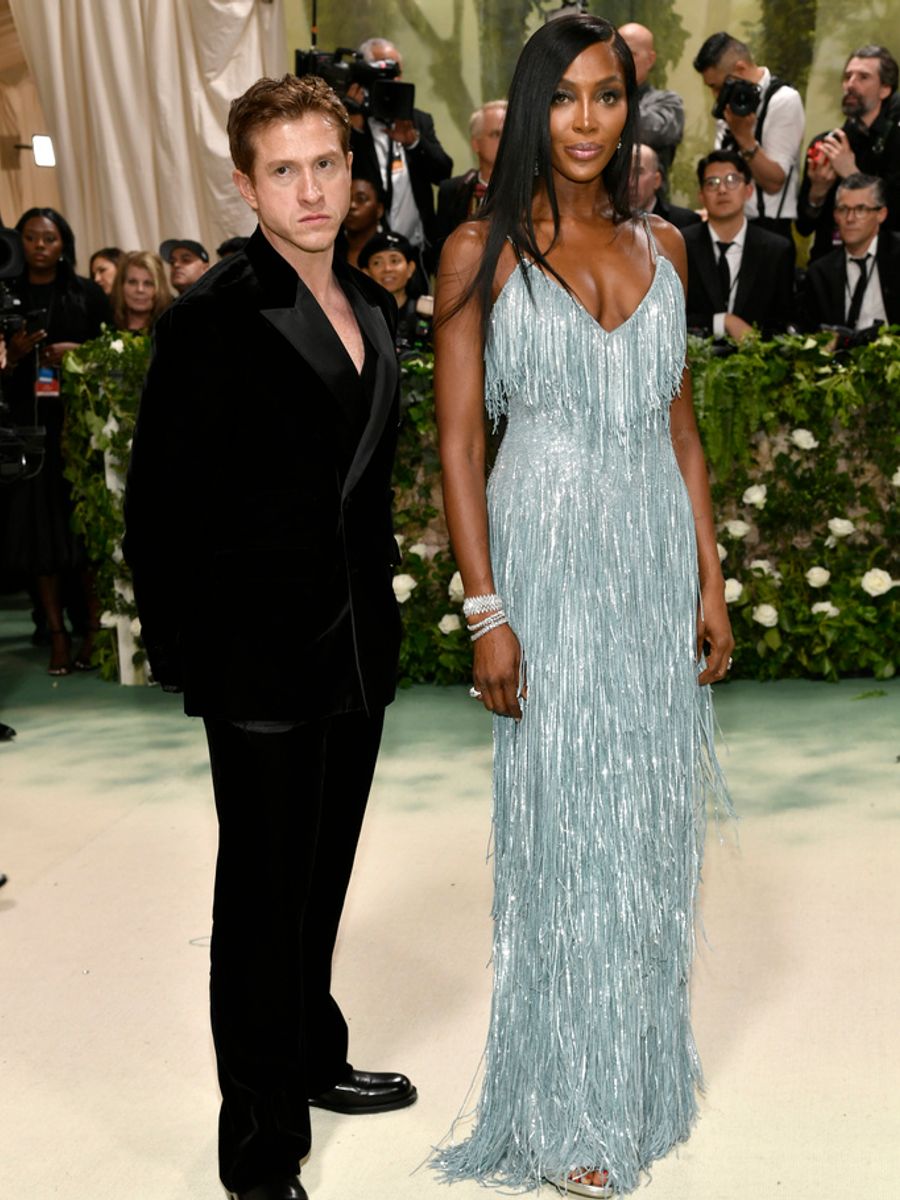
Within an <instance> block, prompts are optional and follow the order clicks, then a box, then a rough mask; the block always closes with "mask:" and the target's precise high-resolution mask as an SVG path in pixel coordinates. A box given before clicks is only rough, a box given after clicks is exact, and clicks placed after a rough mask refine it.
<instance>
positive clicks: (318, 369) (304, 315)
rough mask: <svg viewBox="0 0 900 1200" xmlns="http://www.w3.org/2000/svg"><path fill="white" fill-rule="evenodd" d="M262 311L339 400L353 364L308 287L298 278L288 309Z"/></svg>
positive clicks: (265, 309) (266, 309)
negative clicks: (294, 293) (291, 304)
mask: <svg viewBox="0 0 900 1200" xmlns="http://www.w3.org/2000/svg"><path fill="white" fill-rule="evenodd" d="M261 311H262V315H263V316H264V317H265V318H266V320H267V321H270V322H271V323H272V325H274V326H275V328H276V329H277V330H278V332H279V333H280V334H281V335H282V336H283V337H284V338H286V339H287V341H289V342H290V344H291V345H292V346H293V347H294V349H295V350H296V351H297V353H298V354H299V355H301V356H302V357H303V358H304V359H305V360H306V362H308V363H309V365H310V366H311V367H312V369H313V370H314V371H315V373H316V374H317V375H318V376H319V378H320V379H321V380H322V382H323V383H324V384H325V386H326V387H327V388H328V390H329V391H330V392H331V394H332V395H333V396H335V397H336V398H338V399H340V394H341V388H342V386H343V383H344V380H345V378H346V373H347V372H348V371H352V370H353V364H352V362H351V361H350V358H349V356H348V355H347V352H346V351H345V350H344V347H343V346H342V345H341V340H340V338H339V337H338V335H337V334H336V333H335V331H334V328H333V326H332V324H331V322H330V321H329V320H328V318H327V317H326V316H325V314H324V312H323V311H322V309H321V307H320V306H319V303H318V301H317V300H316V299H315V297H314V296H313V294H312V292H311V291H310V290H309V288H307V287H306V285H305V284H303V283H302V282H299V281H298V287H297V299H296V303H295V304H294V305H293V306H292V307H291V308H264V309H262V310H261Z"/></svg>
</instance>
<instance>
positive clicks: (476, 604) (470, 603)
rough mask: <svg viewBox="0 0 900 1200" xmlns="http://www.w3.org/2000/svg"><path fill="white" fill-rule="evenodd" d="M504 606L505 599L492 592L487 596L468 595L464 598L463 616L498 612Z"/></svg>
mask: <svg viewBox="0 0 900 1200" xmlns="http://www.w3.org/2000/svg"><path fill="white" fill-rule="evenodd" d="M502 607H503V601H502V600H501V599H500V597H499V596H498V595H497V594H496V592H492V593H491V594H490V595H485V596H466V598H465V600H463V616H465V617H475V616H477V615H478V614H479V613H488V612H496V611H497V610H498V609H501V608H502Z"/></svg>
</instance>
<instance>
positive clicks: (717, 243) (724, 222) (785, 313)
mask: <svg viewBox="0 0 900 1200" xmlns="http://www.w3.org/2000/svg"><path fill="white" fill-rule="evenodd" d="M697 178H698V181H699V183H700V196H701V200H702V202H703V203H704V204H705V205H706V210H707V213H708V214H709V219H708V221H707V222H706V223H705V224H702V225H690V226H688V227H687V228H686V229H682V231H681V232H682V235H683V237H684V244H685V247H686V248H687V255H688V292H687V323H688V328H689V329H691V330H693V331H696V332H698V333H702V334H704V335H705V336H707V337H708V336H710V335H712V336H713V337H717V338H723V337H731V338H734V339H735V340H737V341H740V339H741V338H743V337H744V336H746V334H747V333H748V332H749V331H750V329H751V327H752V326H754V325H756V326H757V327H758V328H759V329H760V330H761V331H762V333H763V335H764V336H765V337H771V336H772V335H773V334H775V333H784V331H785V329H786V328H787V326H788V323H789V322H790V320H791V316H792V306H793V286H794V244H793V242H789V241H788V239H787V238H784V237H781V236H780V235H779V234H775V233H769V232H768V231H767V230H765V229H760V228H759V226H757V225H755V224H752V223H750V222H748V221H747V219H746V217H745V216H744V204H745V202H746V199H747V196H748V195H749V194H750V191H751V190H752V189H751V179H752V176H751V175H750V168H749V167H748V166H747V164H746V162H745V161H744V159H743V158H742V157H741V155H740V154H738V153H737V152H736V151H734V150H714V151H713V152H712V153H711V154H708V155H707V156H706V158H703V159H701V160H700V162H699V163H698V164H697Z"/></svg>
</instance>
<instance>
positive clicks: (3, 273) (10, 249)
mask: <svg viewBox="0 0 900 1200" xmlns="http://www.w3.org/2000/svg"><path fill="white" fill-rule="evenodd" d="M24 269H25V255H24V253H23V251H22V239H21V237H20V236H19V234H18V233H17V232H16V231H15V230H14V229H4V228H2V227H0V333H2V334H3V336H4V337H9V335H10V334H13V333H15V332H16V330H17V329H21V328H22V326H23V325H24V326H26V327H27V326H28V324H29V318H31V319H32V320H34V319H36V318H39V317H41V316H42V317H43V318H44V320H43V321H41V322H40V324H39V325H38V326H37V327H38V328H40V327H41V326H42V325H43V323H44V321H45V320H46V316H47V313H46V309H41V310H40V311H39V312H38V311H35V312H31V313H29V312H23V311H22V301H21V300H20V299H19V297H18V296H14V295H13V293H12V292H11V291H10V289H9V287H8V286H7V283H6V280H7V279H15V278H17V277H18V276H19V275H21V274H22V271H23V270H24ZM45 434H46V430H45V429H44V427H43V426H42V425H31V426H18V427H17V426H15V425H14V424H13V421H12V414H11V413H10V411H9V405H8V404H7V403H6V401H5V400H4V398H3V391H2V388H0V484H4V483H17V482H18V481H19V480H20V479H32V478H34V476H35V475H37V473H38V472H39V471H40V469H41V467H42V466H43V465H44V438H45Z"/></svg>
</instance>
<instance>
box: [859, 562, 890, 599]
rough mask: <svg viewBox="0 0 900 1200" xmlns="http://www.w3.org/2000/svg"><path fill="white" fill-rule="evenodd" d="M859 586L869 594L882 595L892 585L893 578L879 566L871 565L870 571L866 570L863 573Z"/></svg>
mask: <svg viewBox="0 0 900 1200" xmlns="http://www.w3.org/2000/svg"><path fill="white" fill-rule="evenodd" d="M859 586H860V587H861V588H862V590H863V591H864V592H867V593H868V594H869V595H870V596H883V595H884V593H885V592H889V591H890V590H891V588H892V587H894V580H893V579H891V577H890V575H888V573H887V571H882V569H881V567H873V568H872V570H871V571H866V573H865V575H863V577H862V579H861V580H860V581H859Z"/></svg>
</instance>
